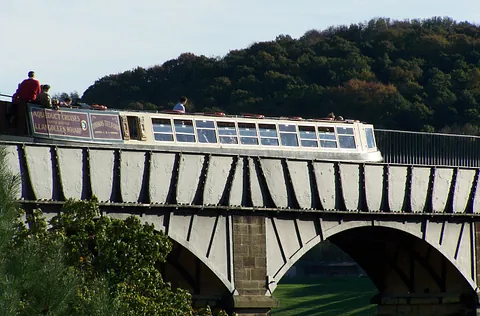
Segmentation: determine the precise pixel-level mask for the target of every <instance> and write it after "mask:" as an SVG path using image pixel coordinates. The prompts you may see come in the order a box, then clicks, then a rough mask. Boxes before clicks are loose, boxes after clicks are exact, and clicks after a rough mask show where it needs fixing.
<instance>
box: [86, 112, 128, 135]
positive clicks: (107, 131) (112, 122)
mask: <svg viewBox="0 0 480 316" xmlns="http://www.w3.org/2000/svg"><path fill="white" fill-rule="evenodd" d="M90 120H91V122H92V133H93V135H92V136H93V138H94V139H112V140H113V139H115V140H122V134H121V131H120V120H119V118H118V115H112V114H102V113H98V114H93V113H90Z"/></svg>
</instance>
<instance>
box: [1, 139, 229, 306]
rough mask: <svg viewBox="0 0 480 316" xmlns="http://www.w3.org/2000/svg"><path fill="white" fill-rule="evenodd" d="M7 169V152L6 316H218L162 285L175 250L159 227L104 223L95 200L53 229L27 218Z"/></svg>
mask: <svg viewBox="0 0 480 316" xmlns="http://www.w3.org/2000/svg"><path fill="white" fill-rule="evenodd" d="M7 166H8V163H7V161H6V152H5V149H4V148H3V147H0V252H1V253H2V256H0V315H18V316H30V315H49V316H57V315H59V316H60V315H62V316H63V315H76V316H77V315H79V316H109V315H111V316H121V315H132V316H133V315H142V316H143V315H191V316H193V315H212V312H211V311H210V309H209V308H205V309H202V310H200V311H198V312H194V311H193V309H192V298H191V295H190V294H189V293H188V292H187V291H185V290H182V289H177V290H175V291H173V290H172V289H171V287H170V284H168V283H166V282H164V280H163V279H162V276H161V274H160V272H159V270H158V265H159V264H160V263H163V262H165V261H166V257H167V255H168V253H169V252H170V251H171V249H172V243H171V241H170V240H169V239H168V237H167V236H166V235H165V234H163V233H162V232H157V231H155V229H154V226H153V225H149V224H142V223H141V222H140V220H139V219H138V218H137V217H134V216H130V217H128V218H127V219H125V220H122V219H112V218H109V217H106V216H102V215H101V214H100V211H99V207H98V203H97V200H96V199H95V198H94V199H92V200H91V201H73V200H69V201H67V202H66V203H65V205H64V207H63V209H62V212H61V213H60V214H59V215H57V216H55V217H53V218H52V220H51V221H50V222H49V223H47V221H46V220H45V217H44V216H43V213H42V211H41V210H40V209H34V210H31V211H29V212H28V213H27V215H26V214H25V213H23V212H21V211H20V210H19V208H18V205H17V204H16V202H15V196H16V194H17V191H18V185H19V179H18V177H16V176H12V174H11V173H10V171H9V170H8V167H7ZM25 224H26V225H25ZM219 315H225V314H224V313H222V312H221V313H220V314H219Z"/></svg>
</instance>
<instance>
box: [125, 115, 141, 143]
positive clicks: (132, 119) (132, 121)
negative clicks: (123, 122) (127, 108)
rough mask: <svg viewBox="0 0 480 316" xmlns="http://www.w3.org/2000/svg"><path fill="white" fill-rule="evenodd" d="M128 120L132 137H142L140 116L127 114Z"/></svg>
mask: <svg viewBox="0 0 480 316" xmlns="http://www.w3.org/2000/svg"><path fill="white" fill-rule="evenodd" d="M127 122H128V133H129V134H130V139H137V140H139V139H140V131H139V128H138V117H136V116H127Z"/></svg>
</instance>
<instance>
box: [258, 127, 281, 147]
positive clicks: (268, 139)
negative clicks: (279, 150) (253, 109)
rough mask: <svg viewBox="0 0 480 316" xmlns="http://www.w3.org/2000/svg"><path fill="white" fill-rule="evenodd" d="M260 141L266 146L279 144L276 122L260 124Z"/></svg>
mask: <svg viewBox="0 0 480 316" xmlns="http://www.w3.org/2000/svg"><path fill="white" fill-rule="evenodd" d="M258 130H259V132H260V141H261V143H262V145H265V146H278V135H277V129H276V128H275V125H274V124H258Z"/></svg>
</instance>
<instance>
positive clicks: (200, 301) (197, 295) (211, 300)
mask: <svg viewBox="0 0 480 316" xmlns="http://www.w3.org/2000/svg"><path fill="white" fill-rule="evenodd" d="M170 240H171V241H172V242H173V248H172V251H171V252H170V253H169V254H168V256H167V262H166V263H164V264H161V265H160V266H159V269H160V271H161V272H162V276H163V278H164V280H165V281H167V282H170V284H171V285H172V289H177V288H181V289H184V290H187V291H189V292H190V294H191V295H192V298H193V303H194V307H204V306H206V305H209V306H210V307H212V308H214V307H215V306H217V305H219V304H221V302H222V301H223V300H225V298H226V297H230V296H231V295H230V291H229V290H228V288H227V287H226V286H225V284H224V283H223V282H222V280H220V278H219V277H218V276H217V275H216V274H215V272H213V271H212V270H211V269H210V268H209V267H208V266H207V265H206V264H205V263H204V262H202V260H200V259H199V258H198V257H197V256H196V255H195V254H193V253H192V252H191V251H189V250H188V249H187V248H185V247H183V246H182V245H181V244H180V243H178V242H176V241H175V240H173V239H170Z"/></svg>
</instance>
